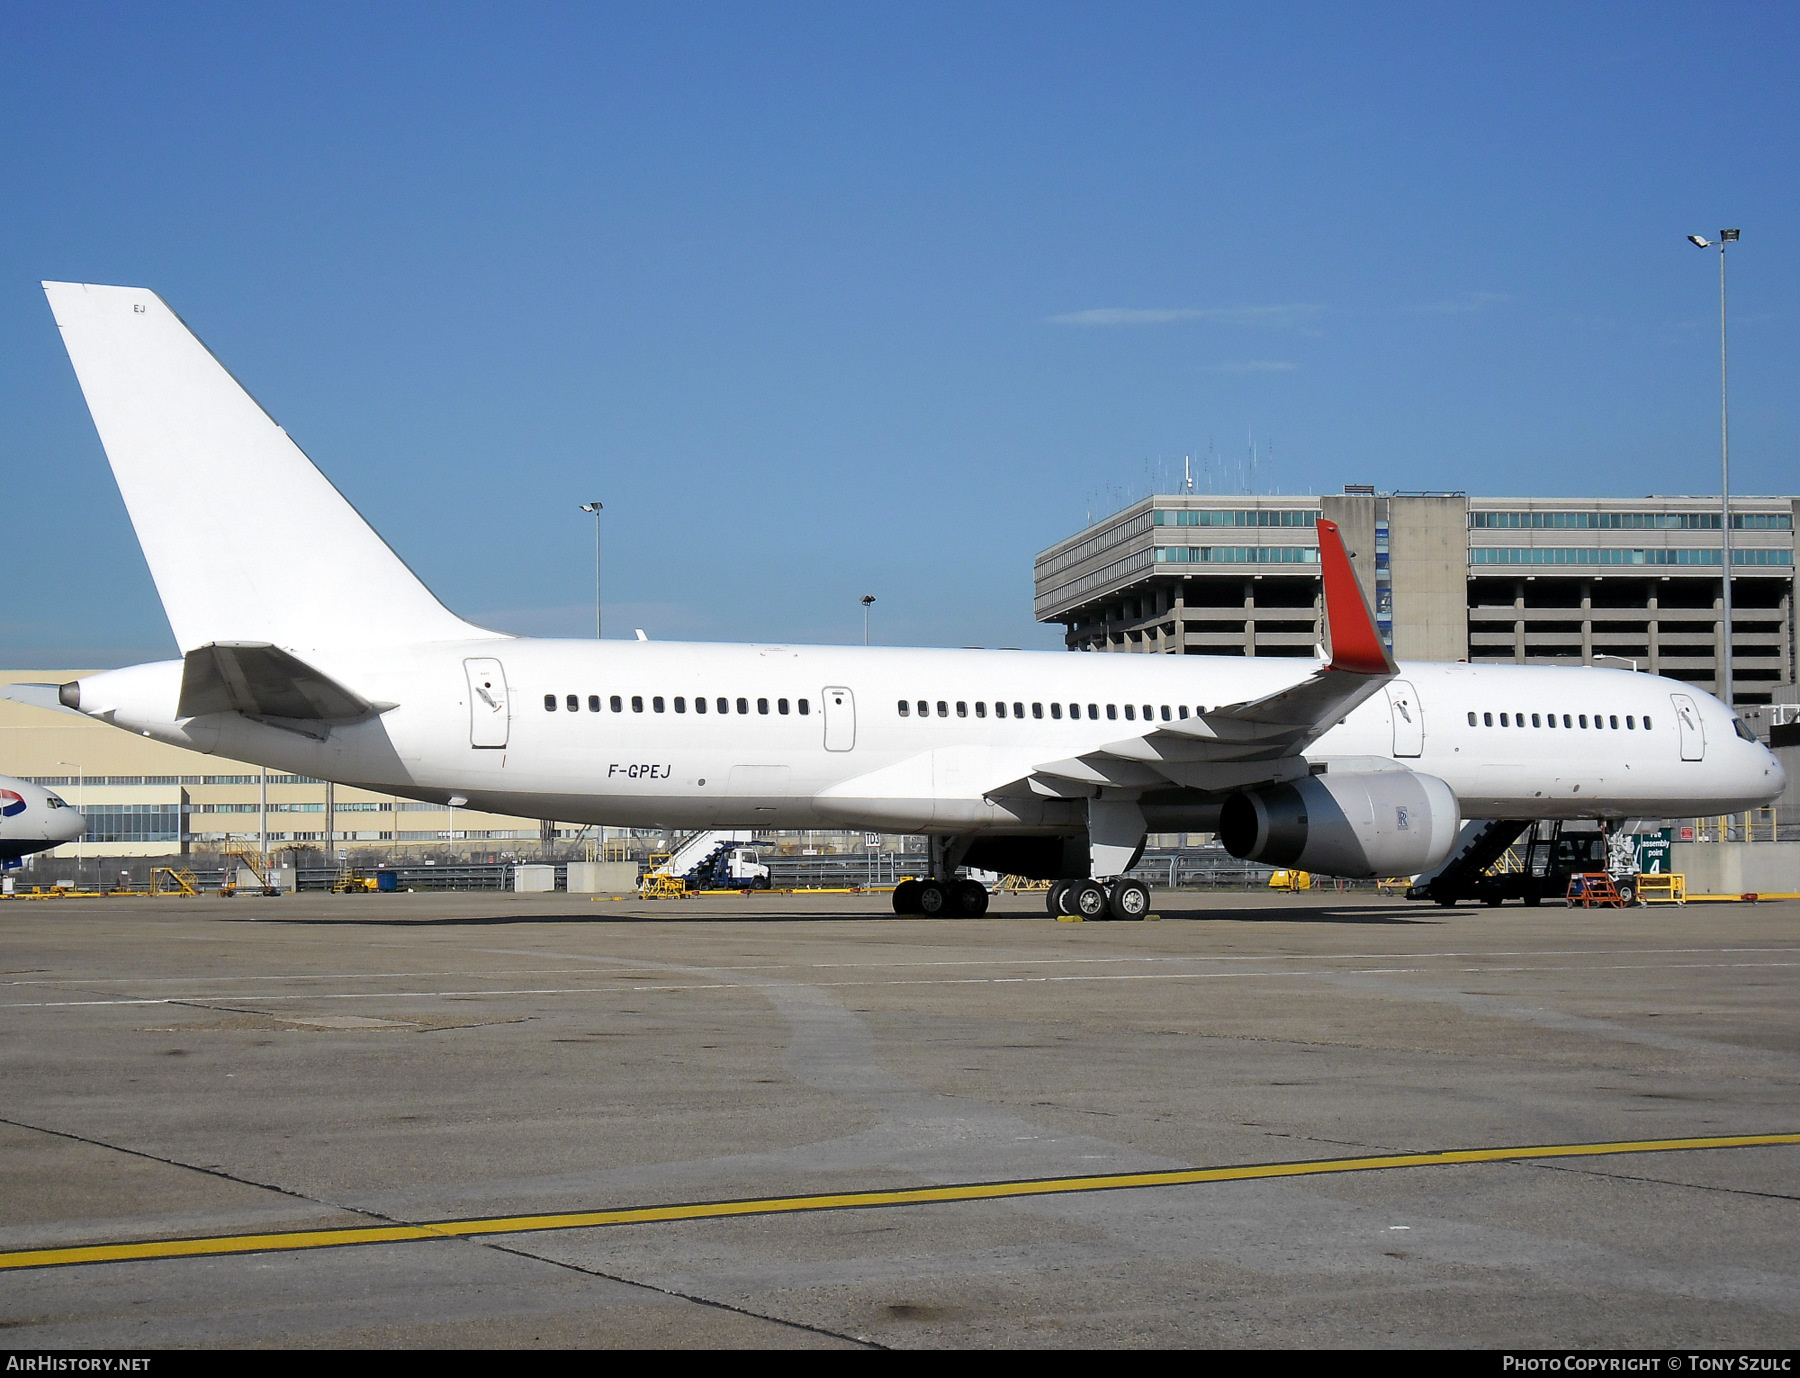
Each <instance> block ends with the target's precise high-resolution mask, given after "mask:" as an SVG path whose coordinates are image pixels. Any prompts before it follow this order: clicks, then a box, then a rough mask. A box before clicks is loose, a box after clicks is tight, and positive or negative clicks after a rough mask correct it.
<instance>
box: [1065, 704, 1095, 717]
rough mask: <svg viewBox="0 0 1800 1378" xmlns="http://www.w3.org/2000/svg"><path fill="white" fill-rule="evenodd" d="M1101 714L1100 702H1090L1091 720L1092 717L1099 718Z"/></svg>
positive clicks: (1089, 713)
mask: <svg viewBox="0 0 1800 1378" xmlns="http://www.w3.org/2000/svg"><path fill="white" fill-rule="evenodd" d="M1071 706H1072V705H1071ZM1099 716H1100V705H1099V704H1097V703H1090V704H1089V705H1088V717H1089V719H1090V720H1091V719H1097V718H1098V717H1099Z"/></svg>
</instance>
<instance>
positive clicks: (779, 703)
mask: <svg viewBox="0 0 1800 1378" xmlns="http://www.w3.org/2000/svg"><path fill="white" fill-rule="evenodd" d="M775 711H776V712H777V713H779V714H781V716H782V717H784V718H785V717H786V716H787V711H788V701H787V700H786V699H776V700H775Z"/></svg>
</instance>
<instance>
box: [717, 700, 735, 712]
mask: <svg viewBox="0 0 1800 1378" xmlns="http://www.w3.org/2000/svg"><path fill="white" fill-rule="evenodd" d="M713 707H715V708H717V709H718V710H719V711H720V712H721V713H729V712H730V711H731V700H730V699H714V700H713Z"/></svg>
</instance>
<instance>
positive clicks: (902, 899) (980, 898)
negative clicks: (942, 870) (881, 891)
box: [894, 880, 988, 919]
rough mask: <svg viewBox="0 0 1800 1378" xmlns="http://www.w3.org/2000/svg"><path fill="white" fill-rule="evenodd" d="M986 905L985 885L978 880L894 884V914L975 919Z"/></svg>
mask: <svg viewBox="0 0 1800 1378" xmlns="http://www.w3.org/2000/svg"><path fill="white" fill-rule="evenodd" d="M987 908H988V892H987V887H986V886H985V885H983V884H982V883H981V882H980V881H978V880H903V881H901V882H900V883H899V884H898V885H896V886H895V887H894V912H895V913H896V914H923V915H924V916H925V917H926V918H929V919H940V918H941V919H978V918H980V917H981V916H982V915H983V914H985V913H987Z"/></svg>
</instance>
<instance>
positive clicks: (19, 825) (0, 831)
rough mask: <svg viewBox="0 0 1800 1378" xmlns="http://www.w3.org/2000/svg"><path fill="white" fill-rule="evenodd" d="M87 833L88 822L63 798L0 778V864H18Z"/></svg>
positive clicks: (3, 777)
mask: <svg viewBox="0 0 1800 1378" xmlns="http://www.w3.org/2000/svg"><path fill="white" fill-rule="evenodd" d="M86 831H87V818H86V817H85V816H84V815H83V814H82V813H81V811H80V810H79V809H75V808H71V807H70V806H69V805H68V804H66V803H65V802H63V798H62V796H61V795H59V794H56V793H55V792H54V791H51V790H47V789H45V788H44V787H43V786H42V785H34V784H32V783H31V782H30V781H29V780H15V779H13V778H12V777H11V776H10V775H0V860H6V861H16V860H17V859H18V858H20V857H22V856H28V855H30V854H31V853H32V852H47V851H49V850H50V849H51V848H52V847H59V846H61V845H62V844H63V843H65V842H73V841H74V840H75V839H76V838H78V837H80V836H81V835H82V833H84V832H86Z"/></svg>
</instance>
